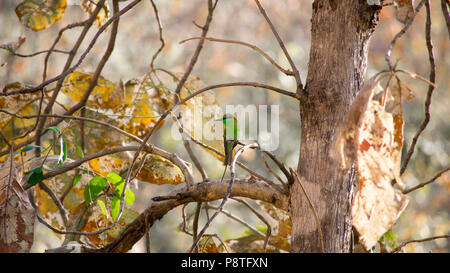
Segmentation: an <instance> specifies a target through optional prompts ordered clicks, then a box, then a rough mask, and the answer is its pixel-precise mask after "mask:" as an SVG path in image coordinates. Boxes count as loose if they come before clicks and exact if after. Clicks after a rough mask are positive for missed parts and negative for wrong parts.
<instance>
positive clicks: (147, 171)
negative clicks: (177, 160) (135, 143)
mask: <svg viewBox="0 0 450 273" xmlns="http://www.w3.org/2000/svg"><path fill="white" fill-rule="evenodd" d="M136 178H137V179H138V180H140V181H143V182H148V183H151V184H156V185H163V184H172V185H178V184H180V183H182V182H184V176H183V172H181V170H180V168H178V167H177V166H176V165H175V164H173V163H172V162H170V161H169V160H167V159H165V158H163V157H161V156H158V155H152V154H150V155H148V156H147V157H146V159H145V163H144V165H143V167H142V169H141V170H140V171H139V173H138V175H137V176H136Z"/></svg>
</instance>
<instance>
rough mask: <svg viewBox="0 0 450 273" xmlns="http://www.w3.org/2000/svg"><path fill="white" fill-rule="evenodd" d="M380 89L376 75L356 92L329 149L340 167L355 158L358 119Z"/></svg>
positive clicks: (345, 165)
mask: <svg viewBox="0 0 450 273" xmlns="http://www.w3.org/2000/svg"><path fill="white" fill-rule="evenodd" d="M380 91H381V86H380V85H379V84H377V83H376V77H372V78H370V79H369V80H368V81H367V82H366V83H365V84H364V86H363V88H362V89H361V90H360V91H359V92H358V94H357V95H356V97H355V99H354V100H353V102H352V105H351V106H350V109H349V110H348V112H347V114H346V116H345V118H344V122H343V124H342V126H341V129H340V132H339V134H338V135H337V136H338V137H337V139H336V141H335V142H334V147H333V149H331V158H333V159H334V160H337V161H340V167H341V169H348V168H350V167H351V166H352V164H353V163H354V162H355V160H356V152H355V146H356V145H357V143H356V134H357V131H358V128H359V127H360V120H361V117H362V116H363V114H364V112H365V111H366V109H367V107H368V105H369V102H370V101H371V100H372V98H373V95H374V94H376V93H378V92H380Z"/></svg>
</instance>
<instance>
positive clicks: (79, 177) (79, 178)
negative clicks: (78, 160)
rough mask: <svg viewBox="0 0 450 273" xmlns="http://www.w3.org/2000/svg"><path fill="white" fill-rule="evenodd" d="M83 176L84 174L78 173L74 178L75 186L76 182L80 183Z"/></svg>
mask: <svg viewBox="0 0 450 273" xmlns="http://www.w3.org/2000/svg"><path fill="white" fill-rule="evenodd" d="M81 176H82V174H81V173H79V174H77V175H76V176H75V178H74V179H73V185H74V186H75V185H76V184H78V182H80V180H81Z"/></svg>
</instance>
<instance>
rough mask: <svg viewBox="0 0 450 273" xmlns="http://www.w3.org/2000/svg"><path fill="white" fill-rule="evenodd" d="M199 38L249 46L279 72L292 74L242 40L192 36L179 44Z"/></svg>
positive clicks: (258, 49)
mask: <svg viewBox="0 0 450 273" xmlns="http://www.w3.org/2000/svg"><path fill="white" fill-rule="evenodd" d="M199 39H204V40H208V41H212V42H221V43H228V44H237V45H243V46H246V47H249V48H251V49H253V50H254V51H256V52H258V53H259V54H261V55H262V56H263V57H264V58H266V60H267V61H269V63H271V64H272V65H273V66H275V67H276V68H277V69H278V70H280V71H281V72H283V73H284V74H286V75H288V76H293V75H294V73H293V72H292V71H291V70H286V69H284V68H282V67H281V66H280V65H279V64H277V63H276V62H275V61H274V59H272V58H271V57H270V56H269V55H267V53H265V52H264V51H262V50H261V49H260V48H259V47H257V46H255V45H252V44H249V43H246V42H242V41H234V40H225V39H217V38H212V37H192V38H189V39H186V40H183V41H181V42H180V44H182V43H184V42H187V41H191V40H199Z"/></svg>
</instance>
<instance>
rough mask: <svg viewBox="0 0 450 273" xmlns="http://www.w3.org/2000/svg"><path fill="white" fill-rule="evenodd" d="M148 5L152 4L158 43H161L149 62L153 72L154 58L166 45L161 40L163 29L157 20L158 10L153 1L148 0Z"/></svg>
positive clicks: (162, 39)
mask: <svg viewBox="0 0 450 273" xmlns="http://www.w3.org/2000/svg"><path fill="white" fill-rule="evenodd" d="M150 3H151V4H152V7H153V12H154V13H155V17H156V22H157V23H158V31H159V41H160V42H161V46H160V47H159V48H158V50H157V51H156V53H155V54H154V55H153V57H152V61H151V62H150V69H151V70H152V71H154V70H155V67H154V65H153V64H154V62H155V60H156V58H157V57H158V55H159V53H160V52H161V51H162V50H163V48H164V46H165V45H166V43H165V42H164V38H163V29H162V24H161V20H160V19H159V14H158V9H157V8H156V5H155V2H154V1H153V0H150Z"/></svg>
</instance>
